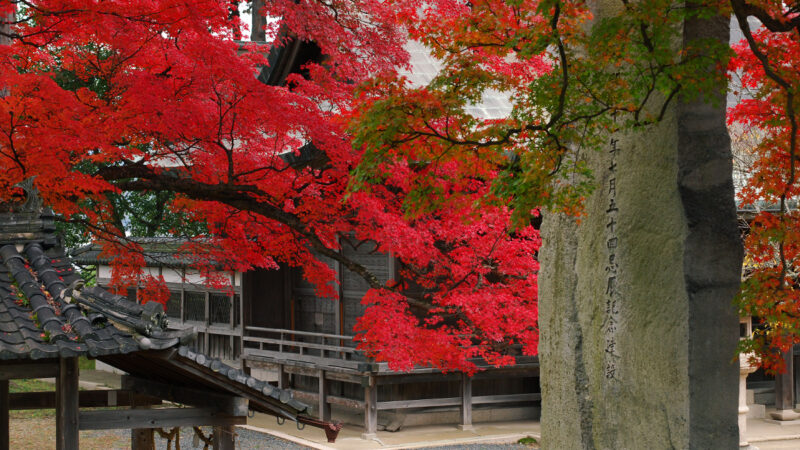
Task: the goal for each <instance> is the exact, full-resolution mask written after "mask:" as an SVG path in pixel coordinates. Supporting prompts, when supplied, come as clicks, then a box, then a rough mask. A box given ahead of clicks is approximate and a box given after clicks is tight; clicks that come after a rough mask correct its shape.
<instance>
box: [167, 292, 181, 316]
mask: <svg viewBox="0 0 800 450" xmlns="http://www.w3.org/2000/svg"><path fill="white" fill-rule="evenodd" d="M166 309H167V316H169V317H176V318H178V319H180V318H181V293H180V292H170V294H169V300H167V308H166Z"/></svg>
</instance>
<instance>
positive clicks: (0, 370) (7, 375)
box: [0, 359, 59, 380]
mask: <svg viewBox="0 0 800 450" xmlns="http://www.w3.org/2000/svg"><path fill="white" fill-rule="evenodd" d="M58 364H59V363H58V360H57V359H47V360H43V361H42V362H32V361H25V362H19V363H16V362H15V363H9V362H4V363H3V364H0V380H16V379H22V378H55V377H56V376H58Z"/></svg>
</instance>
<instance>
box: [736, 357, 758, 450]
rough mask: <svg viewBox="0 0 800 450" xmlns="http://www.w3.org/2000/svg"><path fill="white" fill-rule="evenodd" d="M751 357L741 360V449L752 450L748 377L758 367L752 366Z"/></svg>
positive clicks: (741, 358)
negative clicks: (748, 433)
mask: <svg viewBox="0 0 800 450" xmlns="http://www.w3.org/2000/svg"><path fill="white" fill-rule="evenodd" d="M748 356H749V355H742V356H741V357H740V358H739V448H747V449H749V448H751V447H750V443H749V442H747V436H746V435H745V434H746V433H747V412H748V411H750V408H748V407H747V376H748V375H750V374H751V373H753V372H755V371H756V370H757V369H758V366H757V365H754V364H750V361H749V359H748Z"/></svg>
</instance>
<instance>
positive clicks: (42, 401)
mask: <svg viewBox="0 0 800 450" xmlns="http://www.w3.org/2000/svg"><path fill="white" fill-rule="evenodd" d="M134 403H135V404H137V405H160V404H161V403H162V402H161V399H158V398H155V397H150V396H147V395H139V394H134V393H132V392H130V391H123V390H114V389H111V390H97V391H79V392H78V405H79V406H80V407H81V408H102V407H111V406H133V404H134ZM9 406H10V409H12V410H18V409H49V408H55V407H56V393H55V392H53V391H50V392H15V393H13V394H11V395H10V400H9Z"/></svg>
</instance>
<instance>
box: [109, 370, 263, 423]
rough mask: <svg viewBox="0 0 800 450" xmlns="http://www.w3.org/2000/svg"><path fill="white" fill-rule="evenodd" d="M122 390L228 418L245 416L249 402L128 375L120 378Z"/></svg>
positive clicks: (230, 396) (239, 398) (242, 398)
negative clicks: (202, 408)
mask: <svg viewBox="0 0 800 450" xmlns="http://www.w3.org/2000/svg"><path fill="white" fill-rule="evenodd" d="M122 388H123V389H126V390H129V391H133V392H136V393H139V394H145V395H149V396H153V397H158V398H161V399H164V400H168V401H171V402H175V403H183V404H184V405H192V406H200V407H210V408H216V409H217V410H218V411H219V412H221V413H223V414H225V415H229V416H246V415H247V411H248V403H249V402H248V400H247V399H246V398H244V397H236V396H233V395H225V394H219V393H216V392H211V391H207V390H202V389H193V388H187V387H183V386H175V385H170V384H164V383H159V382H155V381H150V380H144V379H141V378H136V377H132V376H129V375H125V376H123V377H122Z"/></svg>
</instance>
